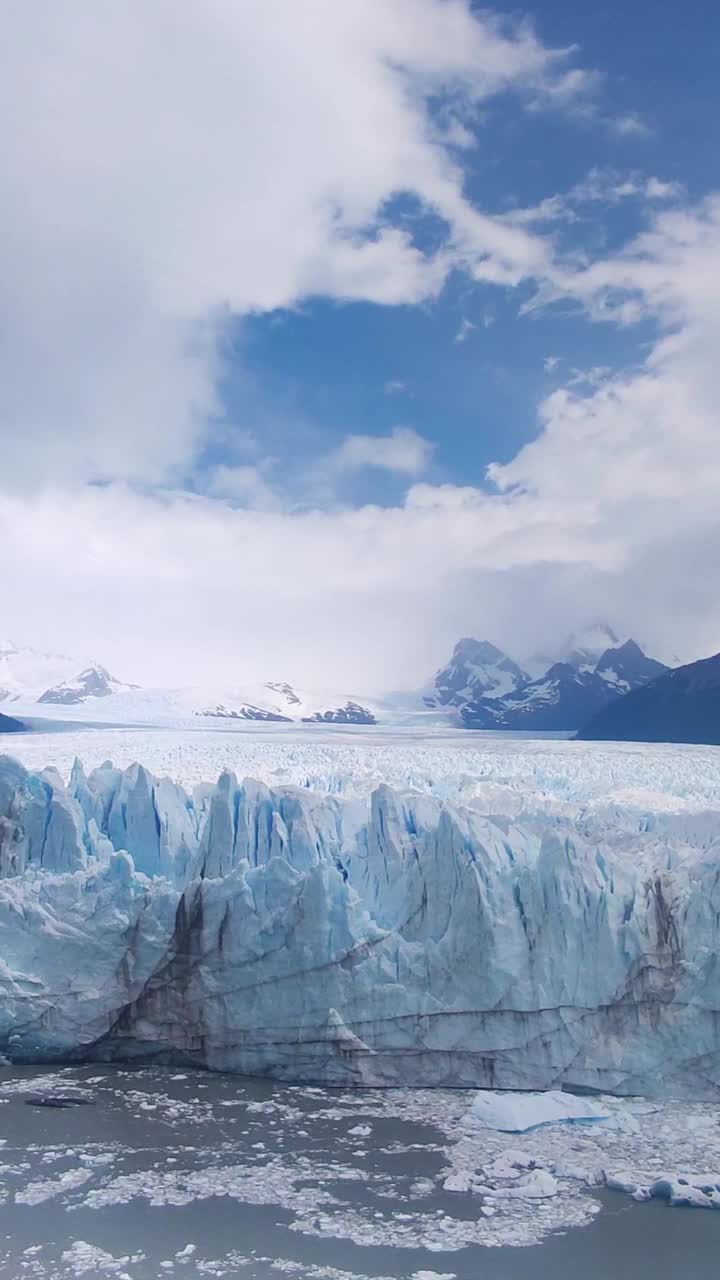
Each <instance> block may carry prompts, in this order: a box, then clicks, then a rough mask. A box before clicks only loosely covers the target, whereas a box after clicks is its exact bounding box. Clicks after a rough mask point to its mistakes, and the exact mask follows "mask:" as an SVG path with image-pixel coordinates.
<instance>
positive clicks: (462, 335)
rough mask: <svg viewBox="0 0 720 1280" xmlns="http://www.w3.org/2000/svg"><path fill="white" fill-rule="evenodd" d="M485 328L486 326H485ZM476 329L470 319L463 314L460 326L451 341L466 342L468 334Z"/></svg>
mask: <svg viewBox="0 0 720 1280" xmlns="http://www.w3.org/2000/svg"><path fill="white" fill-rule="evenodd" d="M486 328H487V326H486ZM475 329H477V325H476V324H473V322H472V320H468V318H467V316H463V318H462V320H461V321H460V327H459V329H458V331H457V333H456V334H455V337H454V338H453V342H467V340H468V338H469V337H470V334H471V333H472V332H473V331H474V330H475Z"/></svg>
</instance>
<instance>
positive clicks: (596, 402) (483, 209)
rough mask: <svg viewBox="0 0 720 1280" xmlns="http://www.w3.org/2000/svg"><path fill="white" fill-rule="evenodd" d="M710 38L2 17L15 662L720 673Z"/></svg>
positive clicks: (547, 18) (146, 667) (318, 679)
mask: <svg viewBox="0 0 720 1280" xmlns="http://www.w3.org/2000/svg"><path fill="white" fill-rule="evenodd" d="M718 40H720V11H718V12H715V9H714V7H713V6H709V5H708V4H707V3H706V2H705V0H686V2H685V3H684V4H683V6H682V10H681V12H680V11H679V10H678V6H677V4H676V3H675V0H636V2H635V3H634V4H632V5H629V4H627V0H624V2H623V3H620V0H606V2H605V3H603V4H602V5H600V4H598V5H577V4H576V3H575V2H574V0H537V2H536V3H535V4H530V5H529V6H528V7H527V8H525V9H522V8H516V7H515V5H503V4H499V5H496V6H495V7H494V8H487V7H485V6H483V7H480V6H477V5H475V4H473V3H471V2H470V0H342V3H338V2H337V0H294V2H293V3H289V2H288V0H240V2H238V0H206V3H205V4H204V5H202V6H190V5H183V6H179V5H177V4H175V3H174V2H173V0H124V3H123V4H119V3H110V4H108V5H105V6H102V8H101V9H100V8H98V6H97V5H96V4H94V3H92V2H91V0H37V3H35V4H33V5H27V4H25V3H22V0H10V2H9V4H8V6H7V7H6V10H5V14H4V39H3V42H2V47H0V135H1V145H2V156H3V160H2V164H1V165H0V207H1V208H2V211H3V212H2V225H3V235H2V238H1V239H0V271H1V272H2V280H3V286H2V290H0V602H1V609H2V613H1V615H0V632H2V633H3V634H4V635H7V636H9V637H10V638H12V639H13V640H15V641H16V642H17V643H21V644H29V645H33V646H35V647H36V648H39V649H46V650H52V651H60V652H68V653H72V654H74V653H77V654H82V655H84V656H85V655H92V656H94V657H96V658H97V659H98V660H100V661H103V662H104V663H105V664H106V665H108V666H109V667H110V668H111V669H112V670H113V672H114V673H115V674H116V675H117V676H118V677H120V678H121V679H126V680H134V681H137V682H138V683H141V684H165V685H167V684H180V683H188V682H194V681H196V680H198V679H201V678H204V677H206V676H207V675H208V674H212V675H213V677H214V676H217V677H218V678H222V680H223V681H224V682H227V681H231V680H234V681H237V683H238V684H242V683H243V682H249V681H254V680H257V679H278V678H282V679H290V680H292V681H295V682H297V683H299V684H304V685H305V686H312V685H315V686H317V685H322V686H323V687H325V688H327V687H337V688H346V689H353V690H355V691H367V692H382V691H386V690H389V689H394V688H409V687H412V686H413V685H416V684H419V683H421V682H422V681H423V680H424V679H425V678H427V676H428V675H429V674H430V673H431V672H432V670H433V669H435V668H436V667H438V666H439V665H440V664H441V663H442V662H444V661H445V660H446V658H447V656H448V653H449V650H450V649H451V648H452V645H453V643H454V642H455V640H457V639H458V638H459V637H460V636H461V635H475V636H478V637H479V638H487V639H490V640H492V641H493V642H495V643H497V644H499V645H501V646H502V647H503V648H505V649H507V650H508V651H509V652H510V653H511V654H512V655H513V656H515V657H517V658H523V657H524V656H526V655H528V654H529V653H531V652H533V651H534V650H536V649H538V648H541V649H543V651H546V650H547V649H548V648H549V647H552V646H553V645H557V644H559V643H560V642H561V641H562V639H563V637H564V636H565V635H566V633H567V632H568V631H571V630H579V629H582V628H584V627H586V626H588V625H591V624H593V623H594V622H596V621H598V620H603V621H607V622H608V623H609V624H610V625H612V626H613V627H614V629H615V630H616V631H617V632H618V633H620V634H623V635H628V634H632V635H633V636H635V637H636V638H637V639H638V640H639V641H640V642H641V643H643V644H644V645H645V646H647V648H648V649H649V650H650V651H651V652H652V653H653V654H654V655H655V656H657V657H660V658H663V659H665V660H673V659H676V658H679V659H680V660H684V661H687V660H692V659H694V658H696V657H700V656H705V655H707V654H709V653H711V652H715V651H717V650H718V649H720V591H718V585H719V584H718V576H719V575H718V565H719V564H720V504H718V501H717V494H718V492H720V447H719V441H718V423H719V421H720V415H719V412H718V409H719V406H720V368H719V362H718V359H717V351H718V349H719V346H720V149H719V148H718V146H717V140H716V137H715V122H716V120H717V117H718V111H719V110H720V84H719V83H718V78H717V73H716V61H717V59H716V51H717V48H718Z"/></svg>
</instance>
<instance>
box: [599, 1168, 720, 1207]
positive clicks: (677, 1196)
mask: <svg viewBox="0 0 720 1280" xmlns="http://www.w3.org/2000/svg"><path fill="white" fill-rule="evenodd" d="M646 1177H647V1179H648V1180H647V1181H645V1178H646ZM606 1185H607V1186H608V1187H609V1188H610V1189H611V1190H612V1191H625V1192H627V1193H628V1194H629V1195H631V1196H632V1197H633V1199H634V1200H641V1201H642V1200H666V1201H667V1202H668V1204H670V1205H672V1206H673V1207H685V1208H690V1209H720V1174H718V1173H708V1174H700V1175H699V1174H696V1173H694V1174H682V1173H664V1174H661V1175H660V1177H657V1176H654V1175H653V1174H647V1175H645V1174H642V1173H641V1174H636V1173H613V1174H608V1175H607V1178H606Z"/></svg>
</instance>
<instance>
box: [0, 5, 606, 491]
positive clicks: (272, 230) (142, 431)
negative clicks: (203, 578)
mask: <svg viewBox="0 0 720 1280" xmlns="http://www.w3.org/2000/svg"><path fill="white" fill-rule="evenodd" d="M568 56H569V55H568V54H567V53H562V52H553V51H550V50H548V49H546V48H544V47H543V46H542V44H541V43H540V42H539V41H538V40H537V39H536V37H535V36H534V35H533V33H532V32H531V31H530V30H529V28H527V27H524V26H517V25H516V26H512V25H510V24H507V23H505V24H501V23H500V22H499V21H497V20H495V19H493V17H492V16H491V15H486V14H473V13H472V12H471V9H470V6H469V3H468V2H467V0H343V3H341V4H338V3H337V0H303V2H302V3H297V4H296V3H293V4H288V3H286V0H244V3H242V4H237V3H235V2H234V0H207V3H205V4H203V5H202V6H200V7H194V6H191V5H178V4H175V3H173V0H151V3H146V2H145V0H127V2H126V3H123V4H118V5H112V6H109V7H108V6H106V7H103V9H102V10H100V9H98V7H97V5H96V4H94V3H92V0H41V3H39V4H36V5H23V4H19V3H17V4H12V5H11V6H10V8H9V10H8V12H7V13H6V15H5V21H4V27H3V40H2V44H1V45H0V122H2V123H0V129H2V131H3V137H2V151H3V164H2V167H1V169H0V200H1V201H2V210H3V238H2V247H0V266H1V268H2V275H3V292H2V299H1V300H0V329H1V331H2V334H3V343H2V347H1V348H0V431H2V439H3V442H4V445H5V449H6V450H10V451H11V452H10V454H9V455H8V465H6V466H5V467H3V469H2V480H3V483H4V484H5V485H9V484H11V483H12V484H15V485H19V484H25V485H32V484H35V483H38V482H41V483H42V482H44V481H45V480H48V479H52V480H55V479H57V478H62V479H63V480H64V481H67V482H70V481H78V480H84V479H90V480H103V481H107V480H111V479H126V480H134V481H135V480H136V481H142V482H144V483H147V482H158V481H168V480H170V481H172V480H173V479H175V478H177V476H178V475H179V474H181V471H182V468H183V466H185V465H186V464H187V463H188V461H189V460H190V459H191V458H192V456H193V454H194V452H195V451H196V449H197V448H198V446H199V444H200V442H201V440H202V437H203V434H204V433H205V431H206V430H207V425H208V422H209V421H211V420H212V417H213V415H214V414H215V413H216V412H217V409H218V405H217V402H216V386H217V377H218V360H219V358H220V353H221V349H222V334H223V332H224V328H225V326H226V324H227V322H228V319H229V318H230V317H239V316H242V315H246V314H249V313H256V312H262V311H271V310H273V309H276V308H281V307H287V306H292V305H294V304H296V303H297V302H298V301H300V300H302V299H303V298H307V297H311V296H313V295H323V296H326V297H332V298H338V299H344V300H354V299H359V300H364V301H368V302H372V303H377V304H378V305H394V304H398V303H417V302H420V301H422V300H425V299H428V298H432V297H433V296H434V295H436V294H437V292H438V291H439V290H440V288H441V287H442V285H443V282H444V280H445V278H446V276H447V273H448V271H449V270H450V269H451V266H452V264H453V262H454V261H456V260H457V257H458V254H463V255H465V256H467V255H470V256H471V257H474V258H476V259H477V260H478V262H479V263H480V264H482V270H483V271H484V273H485V274H486V275H487V277H488V278H493V277H497V278H499V279H517V278H520V276H522V274H523V272H524V271H525V270H526V268H527V265H528V263H530V262H532V261H539V260H540V259H541V258H542V250H541V249H540V248H539V247H538V246H535V245H533V242H532V237H531V236H529V235H528V234H527V233H525V232H524V231H522V232H521V231H519V230H517V229H512V231H510V230H509V229H503V228H502V227H499V226H496V224H495V222H494V220H493V219H491V218H484V217H482V216H481V215H479V214H478V213H477V212H476V211H475V210H474V209H473V208H472V207H471V206H470V205H469V203H468V202H467V200H466V198H465V196H464V193H463V174H462V170H461V168H460V167H459V166H458V165H457V163H456V161H455V159H454V156H455V154H456V148H455V147H454V145H453V144H452V142H451V141H449V140H448V139H447V137H446V136H444V135H443V133H442V131H441V130H438V129H437V127H436V124H435V116H434V114H433V111H432V110H431V104H432V103H433V102H435V101H437V100H438V99H439V98H442V96H443V95H445V96H449V97H450V98H452V99H453V100H455V101H457V102H458V103H459V104H465V107H466V108H467V110H468V112H470V114H472V111H473V110H475V109H477V106H478V105H479V104H480V103H481V102H483V101H484V100H485V99H487V98H488V97H490V96H492V95H493V94H496V93H499V92H505V91H507V90H513V89H515V90H517V91H518V92H519V93H521V94H523V93H524V94H528V93H530V92H533V93H536V92H540V91H543V92H545V91H546V92H547V93H550V92H551V91H552V89H553V85H554V83H555V80H556V79H557V77H560V78H562V77H564V75H565V74H566V71H565V66H566V64H567V60H568ZM581 80H582V76H581V77H580V81H578V88H579V86H580V82H581ZM563 92H564V93H565V90H564V91H563ZM570 96H572V95H571V94H570ZM398 191H403V192H405V193H408V194H411V195H412V196H413V197H414V198H415V199H416V200H417V201H419V203H420V206H421V207H422V208H423V209H425V210H428V211H432V212H433V213H434V214H438V215H440V217H441V218H442V219H444V222H445V224H446V226H447V228H448V234H447V238H446V240H445V242H444V243H442V244H440V245H439V246H437V247H436V248H435V250H434V251H427V252H426V251H423V250H422V249H421V248H419V247H418V245H417V244H416V243H415V242H414V240H413V238H412V236H411V234H410V232H409V231H408V230H407V228H406V227H404V226H400V225H394V224H393V223H392V220H391V219H390V217H389V216H388V213H387V204H388V201H389V200H390V198H391V197H392V196H393V195H395V194H397V193H398Z"/></svg>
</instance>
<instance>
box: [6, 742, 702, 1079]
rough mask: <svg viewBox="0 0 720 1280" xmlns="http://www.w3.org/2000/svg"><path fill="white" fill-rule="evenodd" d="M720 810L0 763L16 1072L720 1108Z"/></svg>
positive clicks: (9, 1027) (9, 1012) (10, 1046)
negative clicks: (528, 804)
mask: <svg viewBox="0 0 720 1280" xmlns="http://www.w3.org/2000/svg"><path fill="white" fill-rule="evenodd" d="M719 853H720V814H719V813H718V812H716V811H713V812H705V813H697V812H695V813H675V814H672V813H666V814H656V815H642V814H639V813H638V812H637V811H633V810H629V811H627V812H625V811H623V810H621V809H619V810H614V811H613V812H612V813H608V812H603V811H601V810H595V811H587V812H576V813H575V814H574V815H573V816H568V815H566V814H563V813H554V814H551V813H547V812H546V813H536V814H532V813H523V812H521V813H519V814H516V815H515V816H497V815H496V816H489V815H488V814H487V813H484V812H482V811H481V810H480V809H479V808H477V807H472V806H462V805H460V804H458V803H448V802H446V801H443V800H442V799H439V798H437V797H435V796H432V795H428V794H424V795H423V794H417V793H414V792H411V791H402V790H399V789H392V788H390V787H388V786H385V785H380V786H378V787H376V788H375V789H374V790H373V792H372V794H371V795H370V796H369V797H367V796H362V795H353V794H351V793H344V792H342V791H339V792H338V793H337V794H333V795H329V794H326V793H324V792H321V791H312V790H309V789H303V788H299V787H294V786H278V787H269V786H267V785H266V784H265V783H263V782H258V781H252V780H245V781H244V782H242V783H239V782H238V781H237V779H236V777H235V776H234V774H232V773H230V772H224V773H223V774H222V775H221V777H220V779H219V781H218V783H217V784H216V785H215V786H211V785H207V784H203V785H200V786H198V787H196V788H195V790H194V792H193V793H192V794H191V795H190V794H188V793H187V792H186V791H184V790H183V788H181V787H180V786H178V785H177V784H175V783H174V782H172V781H170V780H169V779H157V778H156V777H154V776H153V775H152V774H151V773H149V771H148V770H146V769H144V768H142V767H141V766H139V765H133V766H131V767H130V768H129V769H126V770H120V769H116V768H114V767H113V766H112V765H111V764H109V763H106V764H104V765H102V766H101V767H100V768H98V769H95V770H93V771H92V772H91V773H90V774H89V775H87V776H86V774H85V772H84V770H83V769H82V766H80V765H79V764H76V765H75V767H74V768H73V771H72V775H71V778H70V781H69V784H68V785H67V787H65V786H64V785H63V782H62V779H61V778H60V776H59V775H58V774H57V773H56V772H55V771H54V770H45V771H44V772H43V773H41V774H33V773H29V772H27V771H26V770H25V769H24V768H23V767H22V766H21V765H19V764H17V763H16V762H14V761H12V760H10V759H8V758H6V757H5V758H0V940H1V944H2V945H1V947H0V1052H3V1053H6V1054H8V1056H10V1057H11V1058H13V1059H15V1060H17V1061H28V1060H50V1059H53V1058H60V1057H64V1058H67V1057H75V1058H80V1059H88V1060H90V1059H93V1060H94V1059H121V1058H132V1057H152V1056H155V1057H160V1058H164V1059H165V1060H168V1061H189V1062H194V1063H196V1064H199V1065H206V1066H209V1067H212V1068H218V1069H232V1070H238V1071H243V1072H248V1073H261V1074H270V1075H273V1076H275V1077H277V1078H282V1079H293V1080H307V1081H310V1080H313V1081H324V1082H326V1083H360V1084H415V1085H419V1084H437V1085H440V1084H443V1085H469V1086H491V1087H499V1088H515V1089H517V1088H520V1089H526V1088H531V1089H549V1088H558V1087H560V1086H563V1085H564V1086H568V1085H569V1086H575V1087H580V1086H582V1087H590V1088H599V1089H602V1090H606V1091H614V1092H619V1093H639V1092H644V1093H653V1092H657V1091H659V1090H662V1091H665V1092H672V1093H674V1094H675V1095H677V1096H685V1097H688V1096H690V1097H696V1098H697V1097H708V1098H714V1097H719V1096H720V1017H718V1014H719V1013H720V977H718V970H717V965H716V961H715V956H716V954H717V951H718V946H719V945H720V936H719V934H720V923H719V922H720V887H719V882H720V858H719V856H718V855H719Z"/></svg>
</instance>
